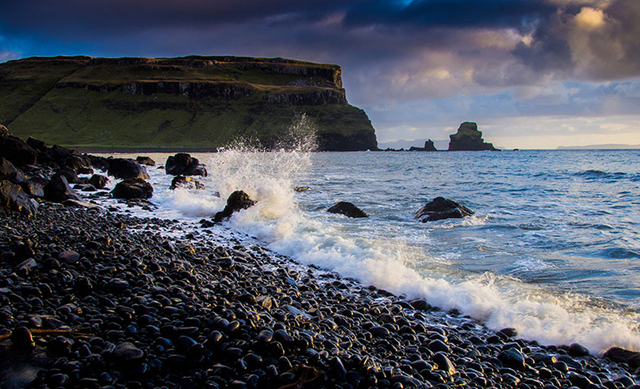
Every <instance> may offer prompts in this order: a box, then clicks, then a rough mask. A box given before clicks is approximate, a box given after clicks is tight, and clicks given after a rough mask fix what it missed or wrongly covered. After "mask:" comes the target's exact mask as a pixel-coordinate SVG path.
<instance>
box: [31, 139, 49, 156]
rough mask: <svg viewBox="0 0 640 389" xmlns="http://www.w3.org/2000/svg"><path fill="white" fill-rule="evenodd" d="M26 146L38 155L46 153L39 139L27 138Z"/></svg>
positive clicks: (45, 148)
mask: <svg viewBox="0 0 640 389" xmlns="http://www.w3.org/2000/svg"><path fill="white" fill-rule="evenodd" d="M27 144H28V145H29V146H31V147H32V148H33V149H34V150H36V151H37V152H38V153H46V152H47V145H46V144H45V143H44V142H43V141H41V140H40V139H36V138H32V137H28V138H27Z"/></svg>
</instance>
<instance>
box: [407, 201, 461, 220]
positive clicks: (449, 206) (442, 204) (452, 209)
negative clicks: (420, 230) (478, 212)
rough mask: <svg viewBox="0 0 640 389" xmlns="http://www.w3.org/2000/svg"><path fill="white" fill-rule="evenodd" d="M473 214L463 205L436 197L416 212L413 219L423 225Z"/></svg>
mask: <svg viewBox="0 0 640 389" xmlns="http://www.w3.org/2000/svg"><path fill="white" fill-rule="evenodd" d="M473 214H474V212H473V211H472V210H470V209H469V208H467V207H465V206H464V205H461V204H459V203H457V202H455V201H453V200H450V199H445V198H444V197H436V198H435V199H433V200H431V201H430V202H428V203H427V204H425V205H424V206H423V207H422V208H420V209H419V210H418V211H416V213H415V214H414V215H413V218H414V219H419V220H420V221H422V222H423V223H424V222H432V221H436V220H443V219H460V218H463V217H465V216H471V215H473Z"/></svg>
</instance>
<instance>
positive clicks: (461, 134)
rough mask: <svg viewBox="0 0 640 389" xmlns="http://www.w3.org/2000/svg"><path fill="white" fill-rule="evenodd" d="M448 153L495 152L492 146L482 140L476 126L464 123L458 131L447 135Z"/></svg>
mask: <svg viewBox="0 0 640 389" xmlns="http://www.w3.org/2000/svg"><path fill="white" fill-rule="evenodd" d="M449 138H450V141H449V151H482V150H491V151H497V149H496V148H495V147H493V144H491V143H487V142H485V141H484V140H483V139H482V132H481V131H478V125H477V124H476V123H472V122H464V123H462V124H461V125H460V127H459V128H458V131H457V132H456V133H455V134H453V135H449Z"/></svg>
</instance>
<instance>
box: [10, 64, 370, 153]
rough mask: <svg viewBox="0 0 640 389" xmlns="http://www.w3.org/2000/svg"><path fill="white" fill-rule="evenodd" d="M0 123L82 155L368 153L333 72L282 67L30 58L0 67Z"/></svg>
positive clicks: (362, 120)
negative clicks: (242, 149)
mask: <svg viewBox="0 0 640 389" xmlns="http://www.w3.org/2000/svg"><path fill="white" fill-rule="evenodd" d="M0 85H1V88H0V124H3V125H5V126H7V127H10V128H11V131H12V132H13V133H14V134H15V135H16V136H19V137H24V138H27V137H28V136H33V137H35V138H38V139H41V140H43V141H45V142H46V143H48V144H58V145H64V146H70V147H84V148H91V149H112V150H113V149H120V148H123V149H129V148H137V149H145V148H147V149H161V150H162V149H166V150H172V151H173V150H180V149H215V148H218V147H224V146H227V145H228V144H229V143H230V142H233V141H235V140H237V139H239V138H242V139H249V140H252V141H254V142H258V145H259V146H261V147H265V148H276V147H277V148H279V147H281V146H282V144H283V142H284V143H286V141H287V139H288V138H289V137H291V136H292V132H293V133H296V132H297V133H296V134H293V136H296V135H300V134H302V135H305V134H309V133H312V134H314V135H315V136H316V138H317V146H318V149H319V150H330V151H364V150H376V149H377V147H378V145H377V140H376V134H375V130H374V128H373V126H372V125H371V121H370V120H369V118H368V117H367V115H366V113H365V112H364V111H363V110H361V109H359V108H356V107H354V106H351V105H350V104H349V103H348V102H347V99H346V94H345V90H344V88H343V86H342V78H341V68H340V66H337V65H329V64H318V63H312V62H303V61H297V60H291V59H283V58H250V57H231V56H229V57H204V56H189V57H180V58H158V59H152V58H93V57H85V56H78V57H33V58H26V59H21V60H15V61H9V62H5V63H2V64H0Z"/></svg>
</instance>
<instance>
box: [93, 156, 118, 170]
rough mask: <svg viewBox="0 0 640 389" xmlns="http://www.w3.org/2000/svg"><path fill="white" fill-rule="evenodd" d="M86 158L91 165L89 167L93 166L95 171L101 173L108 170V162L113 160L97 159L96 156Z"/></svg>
mask: <svg viewBox="0 0 640 389" xmlns="http://www.w3.org/2000/svg"><path fill="white" fill-rule="evenodd" d="M87 157H89V162H90V163H91V166H93V167H94V168H95V169H98V170H102V171H103V172H106V171H107V170H109V162H110V161H111V160H112V159H113V158H105V157H99V156H96V155H87Z"/></svg>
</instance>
